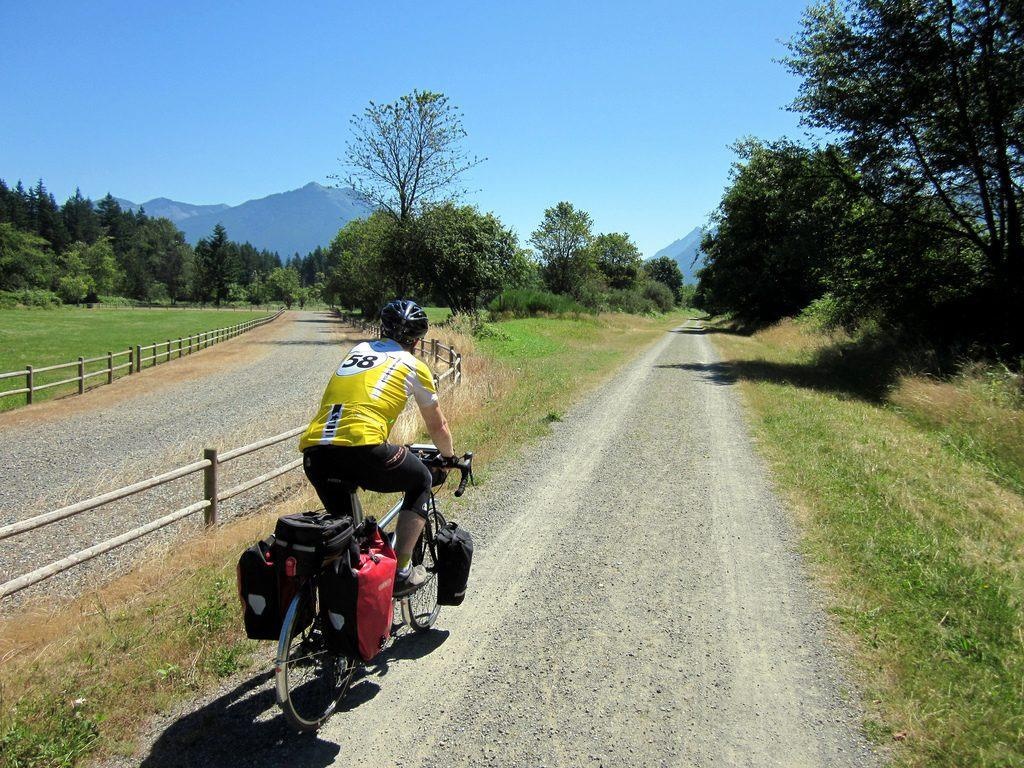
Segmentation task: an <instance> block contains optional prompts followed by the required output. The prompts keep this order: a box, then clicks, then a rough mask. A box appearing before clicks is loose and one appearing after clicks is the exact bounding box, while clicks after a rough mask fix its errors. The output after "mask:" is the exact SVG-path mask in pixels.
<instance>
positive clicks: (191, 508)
mask: <svg viewBox="0 0 1024 768" xmlns="http://www.w3.org/2000/svg"><path fill="white" fill-rule="evenodd" d="M417 351H418V352H420V353H421V354H424V355H427V354H430V355H432V356H433V357H434V360H440V361H441V362H445V363H446V364H447V365H448V366H449V367H448V369H447V370H446V371H444V372H443V373H442V374H441V375H440V376H437V380H438V382H439V386H441V385H444V386H449V387H451V386H455V385H456V384H458V383H459V382H461V380H462V355H460V354H459V353H458V352H457V351H456V350H455V349H453V348H452V347H447V346H445V345H443V344H440V343H438V342H437V340H436V339H431V340H430V341H429V342H426V343H423V344H422V345H421V346H420V347H419V348H418V349H417ZM442 351H443V352H444V353H445V354H443V355H441V354H440V352H442ZM136 359H137V358H136ZM305 429H306V426H305V425H303V426H301V427H295V428H294V429H289V430H288V431H287V432H282V433H280V434H278V435H273V436H272V437H267V438H264V439H263V440H258V441H256V442H255V443H250V444H249V445H244V446H242V447H240V448H234V449H232V450H230V451H224V452H223V453H220V452H218V450H217V449H216V448H207V449H206V450H204V451H203V458H202V459H201V460H199V461H194V462H192V463H190V464H186V465H184V466H182V467H177V468H175V469H172V470H170V471H168V472H164V473H162V474H159V475H156V476H155V477H150V478H148V479H146V480H140V481H139V482H137V483H132V484H131V485H126V486H124V487H123V488H117V489H115V490H112V491H108V492H107V493H103V494H100V495H99V496H94V497H93V498H91V499H86V500H85V501H80V502H77V503H75V504H71V505H69V506H66V507H61V508H60V509H56V510H53V511H52V512H46V513H44V514H41V515H36V516H34V517H30V518H28V519H26V520H20V521H18V522H16V523H11V524H9V525H5V526H2V527H0V541H2V540H3V539H7V538H10V537H13V536H17V535H19V534H23V533H27V532H28V531H33V530H36V529H38V528H42V527H43V526H46V525H50V524H52V523H56V522H58V521H60V520H64V519H66V518H69V517H73V516H74V515H79V514H82V513H83V512H88V511H89V510H93V509H97V508H98V507H102V506H103V505H105V504H109V503H111V502H114V501H117V500H119V499H124V498H127V497H129V496H133V495H135V494H137V493H141V492H143V491H147V490H150V489H152V488H156V487H158V486H161V485H164V484H166V483H170V482H172V481H174V480H179V479H181V478H183V477H187V476H189V475H192V474H196V473H198V472H202V473H203V499H202V500H201V501H197V502H195V503H192V504H189V505H188V506H185V507H182V508H180V509H176V510H174V511H173V512H169V513H167V514H165V515H163V516H162V517H160V518H157V519H156V520H153V521H152V522H150V523H147V524H145V525H142V526H139V527H137V528H133V529H131V530H130V531H127V532H125V533H122V534H120V535H118V536H115V537H114V538H111V539H107V540H106V541H102V542H100V543H99V544H94V545H93V546H91V547H88V548H86V549H83V550H80V551H78V552H75V553H74V554H71V555H68V556H67V557H64V558H62V559H60V560H57V561H55V562H52V563H49V564H47V565H44V566H41V567H39V568H36V569H35V570H33V571H31V572H29V573H26V574H23V575H22V576H18V577H17V578H15V579H11V580H10V581H7V582H5V583H3V584H0V599H3V598H5V597H8V596H9V595H13V594H14V593H15V592H20V591H21V590H23V589H26V588H28V587H31V586H32V585H34V584H38V583H39V582H41V581H44V580H46V579H49V578H51V577H53V576H56V575H57V574H58V573H63V572H64V571H67V570H69V569H71V568H74V567H75V566H76V565H80V564H81V563H84V562H87V561H89V560H91V559H93V558H95V557H98V556H99V555H102V554H105V553H107V552H110V551H111V550H113V549H117V548H118V547H121V546H124V545H125V544H128V543H130V542H132V541H135V540H136V539H140V538H142V537H143V536H146V535H148V534H150V533H153V532H155V531H158V530H160V529H162V528H166V527H167V526H169V525H172V524H173V523H176V522H178V521H179V520H184V519H185V518H187V517H189V516H190V515H193V514H196V513H197V512H203V514H204V524H205V525H206V527H210V526H214V525H216V524H217V522H218V519H219V504H220V502H222V501H227V500H228V499H231V498H234V497H235V496H239V495H241V494H243V493H245V492H247V491H251V490H252V489H253V488H256V487H258V486H260V485H263V484H264V483H268V482H270V481H271V480H274V479H275V478H278V477H280V476H281V475H284V474H286V473H288V472H291V471H292V470H295V469H298V468H299V467H300V466H302V459H295V460H293V461H289V462H288V463H286V464H283V465H281V466H279V467H276V468H275V469H272V470H270V471H268V472H264V473H263V474H261V475H259V476H257V477H254V478H252V479H250V480H247V481H245V482H243V483H240V484H238V485H236V486H234V487H232V488H228V489H226V490H220V488H219V485H220V483H219V480H220V477H219V469H220V467H221V466H223V465H224V464H226V463H227V462H229V461H234V460H235V459H239V458H241V457H243V456H247V455H249V454H252V453H256V452H257V451H261V450H264V449H265V448H269V447H271V446H274V445H278V444H280V443H283V442H284V441H286V440H291V439H294V438H296V437H298V436H299V435H300V434H302V433H303V432H304V431H305Z"/></svg>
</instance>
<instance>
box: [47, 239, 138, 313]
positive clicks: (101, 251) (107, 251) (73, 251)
mask: <svg viewBox="0 0 1024 768" xmlns="http://www.w3.org/2000/svg"><path fill="white" fill-rule="evenodd" d="M58 262H59V263H61V271H62V272H63V273H64V276H65V277H66V276H69V275H74V276H76V277H82V278H85V287H86V292H85V293H83V294H82V295H81V296H77V297H76V298H73V299H67V298H65V297H64V296H63V295H62V296H61V298H63V299H64V300H65V301H80V300H81V299H83V298H86V297H88V300H89V301H94V300H95V299H96V297H97V296H98V295H100V294H110V293H113V292H114V290H115V289H116V288H117V285H118V283H119V282H121V279H122V278H123V276H122V275H121V273H120V271H119V270H118V267H117V261H116V260H115V259H114V249H113V248H112V247H111V246H110V239H109V238H107V237H101V238H100V239H99V240H97V241H96V242H95V243H93V244H92V245H87V244H86V243H83V242H81V241H79V242H76V243H72V244H71V246H70V247H69V248H68V250H67V251H66V252H65V253H64V254H62V255H61V257H60V259H58ZM67 290H68V293H69V294H70V293H72V292H73V291H72V290H71V289H67ZM76 290H77V289H76ZM58 293H60V291H58Z"/></svg>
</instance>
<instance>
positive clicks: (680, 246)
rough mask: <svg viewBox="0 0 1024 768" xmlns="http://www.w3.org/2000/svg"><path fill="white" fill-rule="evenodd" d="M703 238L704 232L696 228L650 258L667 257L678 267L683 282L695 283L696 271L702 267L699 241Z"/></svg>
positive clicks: (701, 252) (702, 257)
mask: <svg viewBox="0 0 1024 768" xmlns="http://www.w3.org/2000/svg"><path fill="white" fill-rule="evenodd" d="M703 237H704V230H702V229H701V228H700V227H697V228H696V229H694V230H693V231H692V232H690V233H689V234H688V235H685V236H684V237H681V238H679V239H678V240H676V241H675V242H674V243H672V244H671V245H666V246H665V247H664V248H662V249H661V250H660V251H658V252H657V253H656V254H654V256H653V257H652V258H655V259H657V258H660V257H662V256H668V257H669V258H670V259H673V260H674V261H675V262H676V264H678V265H679V269H680V270H681V271H682V273H683V282H686V283H696V282H697V276H696V275H697V270H698V269H700V268H701V267H703V266H704V253H703V251H701V249H700V241H701V238H703Z"/></svg>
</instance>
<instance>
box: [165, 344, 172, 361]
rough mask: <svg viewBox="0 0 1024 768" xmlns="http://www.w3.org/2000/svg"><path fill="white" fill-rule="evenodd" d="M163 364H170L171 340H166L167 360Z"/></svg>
mask: <svg viewBox="0 0 1024 768" xmlns="http://www.w3.org/2000/svg"><path fill="white" fill-rule="evenodd" d="M164 362H165V363H169V362H171V340H170V339H168V340H167V359H166V360H165V361H164Z"/></svg>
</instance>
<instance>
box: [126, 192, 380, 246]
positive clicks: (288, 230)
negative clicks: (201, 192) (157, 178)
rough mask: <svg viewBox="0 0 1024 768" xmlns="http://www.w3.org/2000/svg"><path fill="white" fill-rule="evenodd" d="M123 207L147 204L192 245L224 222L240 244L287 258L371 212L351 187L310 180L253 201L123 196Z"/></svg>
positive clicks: (328, 238)
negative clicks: (200, 202) (212, 202)
mask: <svg viewBox="0 0 1024 768" xmlns="http://www.w3.org/2000/svg"><path fill="white" fill-rule="evenodd" d="M118 202H120V203H121V206H122V207H123V208H130V209H131V210H133V211H137V210H139V208H143V209H145V211H146V214H147V215H149V216H163V217H166V218H168V219H170V220H171V221H173V222H174V223H175V224H176V225H177V226H178V229H180V230H181V231H182V232H184V233H185V239H186V240H188V241H189V242H190V243H192V245H195V244H196V243H197V242H199V239H200V238H203V237H208V236H209V235H210V233H212V232H213V228H214V227H215V226H216V225H217V224H223V225H224V228H225V229H226V230H227V232H228V237H229V238H230V239H232V240H234V241H235V242H239V243H245V242H248V243H252V244H253V245H254V246H256V247H257V248H266V249H267V250H269V251H277V252H278V253H279V254H280V255H281V257H282V258H283V259H287V258H289V257H290V256H292V254H295V253H299V254H303V255H305V254H307V253H309V252H310V251H312V250H313V249H314V248H316V247H317V246H318V245H323V246H326V245H328V244H329V243H330V242H331V240H333V239H334V236H335V235H336V234H337V233H338V230H339V229H341V228H342V227H343V226H345V224H347V223H348V222H349V221H351V220H352V219H358V218H361V217H363V216H367V215H368V214H369V213H370V209H369V208H368V207H367V206H366V204H365V203H363V202H362V201H361V200H359V199H358V198H357V197H356V195H355V192H354V191H352V190H351V189H337V188H335V187H324V186H322V185H320V184H317V183H315V182H310V183H309V184H307V185H306V186H304V187H302V188H300V189H293V190H291V191H290V192H279V193H278V194H275V195H269V196H267V197H261V198H259V199H258V200H249V201H247V202H244V203H242V204H241V205H235V206H230V205H224V204H223V203H221V204H217V205H192V204H191V203H182V202H178V201H176V200H168V199H167V198H165V197H158V198H155V199H153V200H150V201H149V202H146V203H142V204H141V205H140V204H136V203H132V202H130V201H128V200H123V201H122V200H120V199H118Z"/></svg>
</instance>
